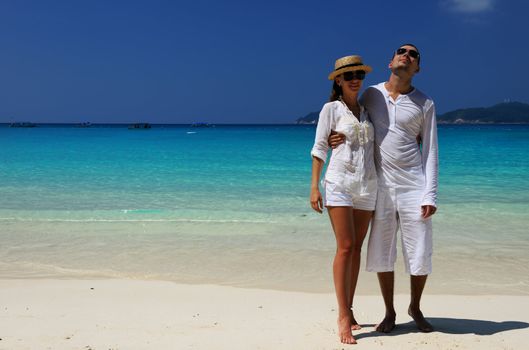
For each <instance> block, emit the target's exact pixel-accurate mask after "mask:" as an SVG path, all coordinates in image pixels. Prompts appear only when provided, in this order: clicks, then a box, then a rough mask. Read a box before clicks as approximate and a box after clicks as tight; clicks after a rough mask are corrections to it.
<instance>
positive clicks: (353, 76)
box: [343, 70, 366, 81]
mask: <svg viewBox="0 0 529 350" xmlns="http://www.w3.org/2000/svg"><path fill="white" fill-rule="evenodd" d="M365 77H366V72H365V71H363V70H355V71H353V72H345V73H343V80H345V81H351V80H364V78H365Z"/></svg>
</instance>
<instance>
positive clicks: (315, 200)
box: [310, 188, 323, 214]
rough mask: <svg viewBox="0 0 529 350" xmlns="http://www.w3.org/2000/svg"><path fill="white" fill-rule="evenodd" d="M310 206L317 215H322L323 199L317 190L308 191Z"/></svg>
mask: <svg viewBox="0 0 529 350" xmlns="http://www.w3.org/2000/svg"><path fill="white" fill-rule="evenodd" d="M310 206H311V207H312V209H314V210H315V211H317V212H318V213H320V214H321V213H323V198H322V197H321V193H320V190H319V188H313V189H312V190H311V191H310Z"/></svg>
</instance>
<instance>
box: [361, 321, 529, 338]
mask: <svg viewBox="0 0 529 350" xmlns="http://www.w3.org/2000/svg"><path fill="white" fill-rule="evenodd" d="M426 319H427V320H428V322H430V323H431V324H432V325H433V326H434V328H435V331H434V332H437V333H446V334H476V335H493V334H496V333H500V332H505V331H511V330H515V329H523V328H529V323H527V322H520V321H504V322H494V321H484V320H467V319H464V318H441V317H427V318H426ZM362 327H374V325H362ZM408 333H420V331H419V330H418V329H417V327H416V326H415V322H413V321H410V322H408V323H403V324H397V326H396V327H395V329H394V330H393V331H392V332H391V333H387V334H385V333H380V332H377V331H372V332H369V333H364V334H355V338H356V339H362V338H370V337H380V336H396V335H401V334H408Z"/></svg>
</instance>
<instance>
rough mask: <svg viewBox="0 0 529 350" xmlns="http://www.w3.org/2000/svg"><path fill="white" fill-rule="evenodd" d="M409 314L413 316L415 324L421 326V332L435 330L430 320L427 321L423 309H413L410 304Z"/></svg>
mask: <svg viewBox="0 0 529 350" xmlns="http://www.w3.org/2000/svg"><path fill="white" fill-rule="evenodd" d="M408 315H410V316H411V318H413V320H414V321H415V324H416V325H417V328H419V330H420V331H421V332H424V333H430V332H433V326H432V325H431V324H430V323H429V322H428V321H426V319H425V318H424V316H423V314H422V312H421V310H419V309H417V310H413V309H412V308H411V306H410V307H409V308H408Z"/></svg>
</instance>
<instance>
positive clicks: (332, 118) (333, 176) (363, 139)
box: [311, 101, 377, 195]
mask: <svg viewBox="0 0 529 350" xmlns="http://www.w3.org/2000/svg"><path fill="white" fill-rule="evenodd" d="M360 108H361V110H360V118H359V119H357V118H356V117H355V116H354V115H353V113H352V112H351V111H350V110H349V108H348V107H347V106H346V105H345V103H344V102H342V101H333V102H329V103H326V104H325V105H324V106H323V108H322V110H321V112H320V117H319V120H318V126H317V128H316V138H315V140H314V146H313V148H312V151H311V155H312V156H313V157H317V158H320V159H321V160H323V161H324V162H325V161H326V160H327V153H328V151H329V149H330V146H329V144H328V142H327V140H328V138H329V135H330V134H331V130H334V131H336V132H339V133H341V134H344V135H345V137H346V140H345V142H344V143H342V144H341V145H339V146H338V147H336V148H335V149H333V150H332V153H331V159H330V161H329V164H328V166H327V171H326V173H325V178H324V181H325V182H328V183H332V184H334V185H336V189H337V190H339V191H343V192H346V193H350V194H354V195H370V194H372V193H376V190H377V174H376V170H375V161H374V153H373V152H374V139H375V131H374V129H373V124H372V123H371V121H370V120H369V116H368V114H367V111H365V109H364V108H363V107H362V106H360Z"/></svg>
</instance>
